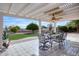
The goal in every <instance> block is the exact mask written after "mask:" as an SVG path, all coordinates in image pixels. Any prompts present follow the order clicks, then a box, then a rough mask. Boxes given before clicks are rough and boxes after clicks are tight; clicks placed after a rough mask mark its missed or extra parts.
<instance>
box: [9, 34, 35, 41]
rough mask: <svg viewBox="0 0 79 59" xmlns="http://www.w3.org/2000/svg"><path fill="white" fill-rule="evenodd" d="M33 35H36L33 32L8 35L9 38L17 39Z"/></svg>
mask: <svg viewBox="0 0 79 59" xmlns="http://www.w3.org/2000/svg"><path fill="white" fill-rule="evenodd" d="M33 36H36V35H34V34H13V35H9V39H10V40H18V39H22V38H27V37H33Z"/></svg>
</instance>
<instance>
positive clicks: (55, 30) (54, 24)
mask: <svg viewBox="0 0 79 59" xmlns="http://www.w3.org/2000/svg"><path fill="white" fill-rule="evenodd" d="M54 33H56V22H55V21H54Z"/></svg>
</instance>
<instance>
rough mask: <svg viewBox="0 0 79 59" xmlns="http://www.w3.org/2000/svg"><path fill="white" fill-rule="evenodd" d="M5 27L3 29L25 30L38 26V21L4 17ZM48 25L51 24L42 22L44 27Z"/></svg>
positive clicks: (59, 23) (60, 23)
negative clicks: (27, 27)
mask: <svg viewBox="0 0 79 59" xmlns="http://www.w3.org/2000/svg"><path fill="white" fill-rule="evenodd" d="M3 19H4V25H3V27H5V26H7V27H9V26H12V25H14V26H16V25H18V26H20V27H21V28H25V27H26V26H27V25H28V24H30V23H35V24H37V25H38V21H37V20H34V19H23V18H15V17H10V16H4V17H3ZM68 22H70V21H62V22H57V26H59V25H60V26H64V25H66V24H67V23H68ZM48 24H50V23H49V22H42V26H43V25H44V26H48Z"/></svg>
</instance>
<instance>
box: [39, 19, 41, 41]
mask: <svg viewBox="0 0 79 59" xmlns="http://www.w3.org/2000/svg"><path fill="white" fill-rule="evenodd" d="M39 39H41V20H39Z"/></svg>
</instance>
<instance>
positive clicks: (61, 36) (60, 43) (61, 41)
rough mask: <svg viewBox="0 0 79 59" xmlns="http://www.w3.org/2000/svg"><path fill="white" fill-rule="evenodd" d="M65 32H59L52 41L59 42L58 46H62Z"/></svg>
mask: <svg viewBox="0 0 79 59" xmlns="http://www.w3.org/2000/svg"><path fill="white" fill-rule="evenodd" d="M65 37H66V34H65V33H60V35H58V36H56V37H55V39H54V40H53V41H55V42H57V43H59V48H61V47H62V46H63V42H64V40H65Z"/></svg>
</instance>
